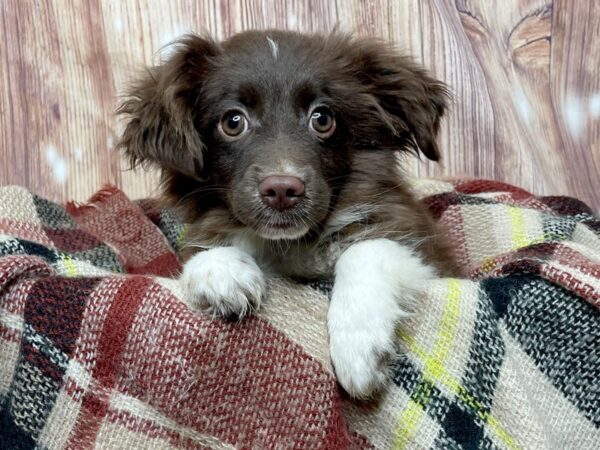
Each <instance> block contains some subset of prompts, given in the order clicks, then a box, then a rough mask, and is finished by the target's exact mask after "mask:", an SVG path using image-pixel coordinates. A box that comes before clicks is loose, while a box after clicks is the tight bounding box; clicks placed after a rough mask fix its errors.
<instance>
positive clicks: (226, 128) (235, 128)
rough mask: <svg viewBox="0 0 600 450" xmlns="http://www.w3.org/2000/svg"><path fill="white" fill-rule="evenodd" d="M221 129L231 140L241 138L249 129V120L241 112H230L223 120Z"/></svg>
mask: <svg viewBox="0 0 600 450" xmlns="http://www.w3.org/2000/svg"><path fill="white" fill-rule="evenodd" d="M220 129H221V131H222V132H223V134H225V135H226V136H228V137H230V138H235V137H239V136H241V135H242V133H243V132H244V131H246V130H247V129H248V119H246V116H245V115H244V113H243V112H241V111H235V110H234V111H228V112H226V113H225V115H224V116H223V117H222V118H221V123H220Z"/></svg>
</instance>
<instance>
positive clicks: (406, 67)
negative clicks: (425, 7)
mask: <svg viewBox="0 0 600 450" xmlns="http://www.w3.org/2000/svg"><path fill="white" fill-rule="evenodd" d="M359 48H360V58H359V59H360V60H361V65H362V73H363V76H364V78H363V81H364V82H365V83H366V84H367V85H369V86H370V88H371V94H372V95H373V96H374V97H375V98H376V99H377V101H378V103H379V105H380V106H381V108H382V110H383V111H380V114H381V115H382V119H383V121H384V122H385V123H386V125H388V127H389V128H391V130H392V132H393V133H394V135H395V136H396V137H397V138H399V139H400V140H401V143H400V144H401V145H402V146H404V148H407V149H408V150H411V151H414V152H415V153H418V152H419V151H421V152H422V153H423V154H424V155H425V156H426V157H427V158H429V159H430V160H432V161H438V160H439V159H440V152H439V149H438V145H437V142H436V138H437V135H438V132H439V129H440V122H441V119H442V117H443V116H444V113H445V112H446V109H447V105H448V101H449V100H450V94H449V92H448V89H447V88H446V86H445V85H444V84H443V83H442V82H441V81H438V80H436V79H434V78H432V77H430V76H429V75H428V74H427V72H426V71H425V70H423V69H422V68H420V67H418V66H417V65H416V64H415V63H414V62H412V60H411V59H409V58H407V57H404V56H400V55H398V54H397V53H396V52H395V50H394V49H392V48H390V47H388V46H385V45H384V44H382V43H380V42H377V41H367V42H364V45H363V46H359Z"/></svg>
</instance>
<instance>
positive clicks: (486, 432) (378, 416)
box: [0, 180, 600, 449]
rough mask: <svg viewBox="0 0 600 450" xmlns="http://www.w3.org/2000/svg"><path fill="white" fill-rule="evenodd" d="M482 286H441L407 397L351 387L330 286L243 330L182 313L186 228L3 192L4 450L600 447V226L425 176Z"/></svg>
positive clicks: (274, 282) (571, 206)
mask: <svg viewBox="0 0 600 450" xmlns="http://www.w3.org/2000/svg"><path fill="white" fill-rule="evenodd" d="M415 188H416V189H417V191H418V192H419V193H420V196H421V197H422V198H423V201H424V202H425V203H426V204H427V205H428V206H429V208H430V209H431V211H432V212H433V214H434V215H435V216H436V217H437V218H438V219H439V220H440V221H441V222H443V223H444V224H445V225H446V227H447V228H448V230H449V234H450V236H451V238H452V239H453V242H454V243H455V246H456V252H457V255H458V258H459V260H460V263H461V264H462V265H463V266H464V267H465V269H466V271H467V273H469V275H470V276H469V279H442V280H438V281H435V282H432V283H431V285H430V286H428V287H427V292H426V294H427V295H426V301H425V302H424V303H423V304H422V305H421V309H422V311H421V312H420V313H419V314H417V315H415V316H414V318H412V319H410V320H407V321H406V322H404V323H403V324H402V326H401V328H400V331H399V334H398V347H399V350H400V356H399V357H398V358H397V359H395V360H394V361H393V363H392V373H393V383H392V384H391V386H390V387H389V389H388V390H387V391H386V392H385V393H383V395H382V396H381V397H379V398H377V399H375V400H373V401H369V402H356V401H352V400H350V399H349V398H347V397H346V396H345V395H344V394H343V393H342V392H340V390H339V389H338V387H337V385H336V382H335V378H334V376H333V372H332V367H331V364H330V361H329V354H328V344H327V329H326V311H327V303H328V297H327V295H328V293H329V291H330V288H331V284H330V283H327V282H324V283H317V284H314V285H299V284H295V283H293V282H291V281H289V280H285V279H278V278H273V279H271V280H270V281H269V284H270V298H269V299H268V301H266V302H265V304H264V308H263V309H262V311H260V312H259V313H258V314H256V315H254V316H252V317H249V318H247V319H246V320H244V321H243V322H241V323H230V322H226V321H221V320H213V319H212V318H211V317H208V316H207V315H203V314H202V313H199V312H196V311H193V310H191V309H190V308H188V306H186V304H185V303H184V302H183V301H182V300H181V299H180V294H181V293H180V291H179V287H178V285H177V283H176V282H175V281H174V280H173V279H172V276H173V274H176V273H177V272H178V271H179V270H180V261H179V259H178V257H177V251H178V249H179V247H180V245H181V241H182V237H183V236H184V234H185V229H186V228H185V225H183V224H181V223H180V222H179V221H178V220H177V218H176V217H175V216H174V215H173V214H172V213H171V212H169V211H167V210H162V211H156V208H155V205H154V203H153V202H152V201H150V200H145V201H138V202H132V201H130V200H129V199H127V198H126V196H125V195H124V194H123V193H122V192H120V191H118V190H117V189H115V188H107V189H105V190H103V191H101V192H99V193H98V194H97V195H95V196H94V197H93V198H92V199H91V200H90V202H89V203H88V204H85V205H77V204H68V205H66V206H62V205H59V204H56V203H52V202H50V201H48V200H45V199H44V198H42V197H39V196H37V195H34V194H32V193H31V192H28V191H27V190H25V189H23V188H18V187H4V188H0V448H2V449H19V448H23V449H25V448H47V449H63V448H74V449H80V448H92V447H94V448H102V449H107V448H119V449H121V448H123V449H124V448H128V449H137V448H139V449H151V448H156V449H174V448H248V449H250V448H253V449H254V448H256V449H259V448H276V449H287V448H290V449H291V448H306V449H319V448H322V449H342V448H361V449H362V448H390V447H393V448H452V449H475V448H481V449H496V448H502V449H504V448H507V449H516V448H525V449H538V448H540V449H546V448H548V449H592V448H593V449H597V448H598V446H599V443H600V389H599V388H598V386H600V383H599V378H600V377H599V376H600V318H599V317H600V314H599V311H598V309H599V307H600V220H599V218H598V217H597V216H596V215H594V213H593V212H592V211H591V210H590V209H589V208H588V207H587V206H585V205H584V204H582V203H581V202H579V201H577V200H574V199H570V198H565V197H535V196H533V195H531V194H529V193H527V192H524V191H522V190H520V189H517V188H515V187H513V186H509V185H505V184H501V183H497V182H490V181H460V180H457V181H451V182H446V181H434V180H420V181H415Z"/></svg>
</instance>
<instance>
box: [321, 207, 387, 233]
mask: <svg viewBox="0 0 600 450" xmlns="http://www.w3.org/2000/svg"><path fill="white" fill-rule="evenodd" d="M375 209H376V207H375V205H371V204H368V203H363V204H358V205H353V206H351V207H349V208H344V209H342V210H340V211H336V212H334V213H333V214H332V215H331V217H330V218H329V219H328V220H327V223H326V224H325V230H324V232H323V237H324V238H327V237H329V236H330V235H332V234H334V233H337V232H338V231H340V230H342V229H343V228H344V227H347V226H348V225H350V224H353V223H356V222H361V221H363V220H365V219H366V218H367V217H369V214H372V213H373V212H374V211H375Z"/></svg>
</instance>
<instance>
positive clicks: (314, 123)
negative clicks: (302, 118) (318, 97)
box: [309, 106, 335, 137]
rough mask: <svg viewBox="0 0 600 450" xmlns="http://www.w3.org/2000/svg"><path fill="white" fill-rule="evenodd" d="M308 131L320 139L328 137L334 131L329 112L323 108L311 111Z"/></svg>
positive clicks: (333, 120)
mask: <svg viewBox="0 0 600 450" xmlns="http://www.w3.org/2000/svg"><path fill="white" fill-rule="evenodd" d="M309 127H310V129H311V130H312V131H313V132H314V133H316V134H317V135H318V136H320V137H329V136H331V135H332V134H333V132H334V130H335V119H334V117H333V113H332V112H331V110H330V109H329V108H327V107H325V106H319V107H317V108H315V109H313V111H312V113H311V114H310V122H309Z"/></svg>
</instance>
